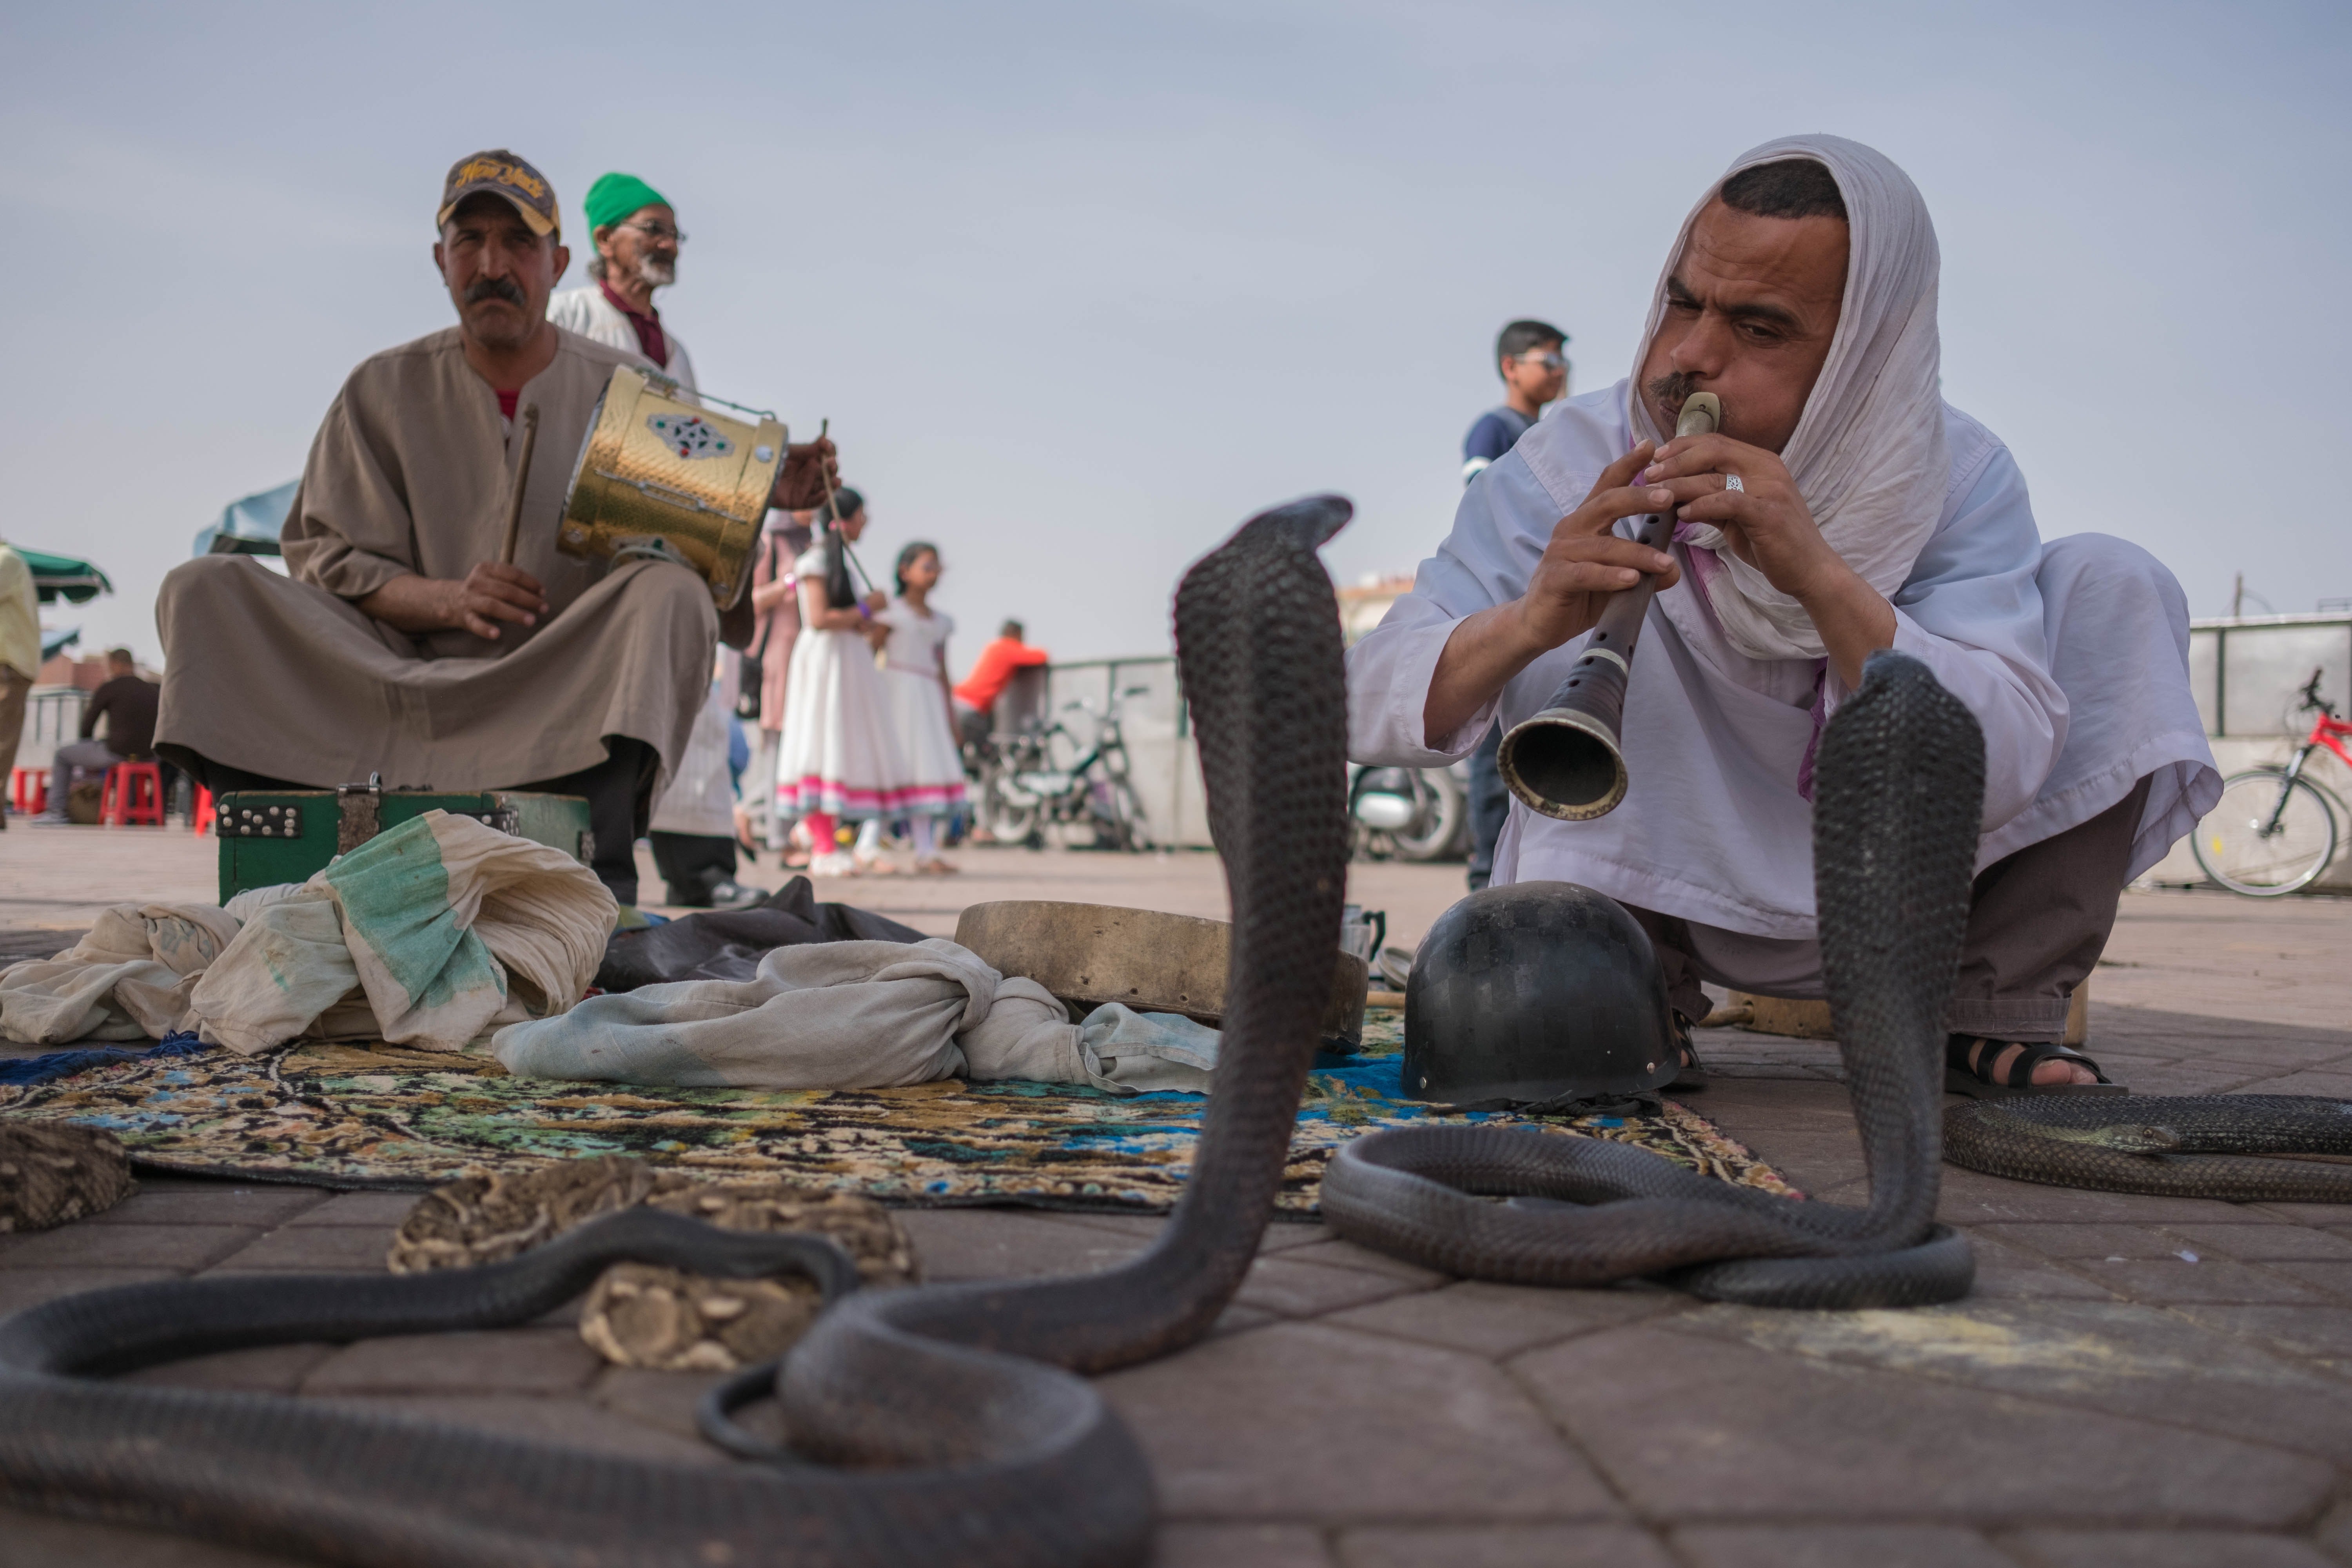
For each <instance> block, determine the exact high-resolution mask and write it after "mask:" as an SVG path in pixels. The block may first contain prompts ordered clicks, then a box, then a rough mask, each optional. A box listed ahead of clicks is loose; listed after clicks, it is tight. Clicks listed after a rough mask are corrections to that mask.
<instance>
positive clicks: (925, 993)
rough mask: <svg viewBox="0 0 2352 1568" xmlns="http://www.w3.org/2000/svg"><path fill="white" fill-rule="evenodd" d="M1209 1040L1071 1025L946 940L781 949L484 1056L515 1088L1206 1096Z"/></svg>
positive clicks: (523, 1031)
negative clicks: (966, 1082)
mask: <svg viewBox="0 0 2352 1568" xmlns="http://www.w3.org/2000/svg"><path fill="white" fill-rule="evenodd" d="M1217 1039H1218V1036H1217V1032H1216V1031H1215V1030H1213V1029H1209V1028H1204V1027H1202V1026H1200V1025H1198V1024H1194V1023H1192V1022H1191V1021H1190V1020H1188V1019H1184V1018H1176V1017H1171V1016H1164V1015H1159V1014H1139V1013H1135V1012H1131V1011H1129V1009H1127V1008H1125V1007H1102V1008H1097V1009H1096V1011H1095V1012H1094V1013H1093V1014H1092V1015H1091V1016H1089V1017H1088V1019H1087V1023H1086V1024H1085V1026H1079V1025H1076V1024H1073V1023H1071V1022H1070V1018H1069V1014H1068V1013H1067V1012H1066V1010H1065V1009H1064V1008H1063V1006H1062V1005H1061V1004H1060V1003H1059V1002H1056V1001H1055V999H1054V997H1053V994H1052V993H1050V992H1048V991H1047V990H1046V989H1045V987H1044V986H1043V985H1040V984H1037V983H1036V982H1035V981H1034V980H1024V979H1021V978H1019V977H1017V976H1014V977H1008V976H1005V975H1003V974H999V973H997V972H996V971H995V970H993V969H991V968H990V967H989V966H988V965H987V964H986V963H982V962H981V960H980V958H979V956H978V955H976V954H975V953H973V952H971V950H970V949H968V948H962V947H959V946H957V945H956V944H955V943H954V942H950V941H948V940H947V939H946V938H944V937H931V938H929V939H927V940H925V941H923V942H914V943H911V944H909V943H905V942H822V943H816V944H812V945H808V946H798V947H780V948H777V949H776V950H775V951H773V952H770V953H769V954H768V955H767V956H766V957H765V958H763V959H761V961H760V967H759V971H758V973H755V974H754V975H753V976H752V978H751V979H750V980H684V981H678V982H677V983H675V984H667V985H646V986H641V987H639V988H638V989H636V990H635V991H630V992H626V993H622V994H614V995H606V996H592V997H590V998H588V999H587V1000H586V1001H584V1002H582V1003H580V1004H579V1005H576V1006H574V1007H573V1008H572V1010H571V1011H570V1012H568V1013H564V1014H562V1015H561V1016H557V1017H552V1018H543V1019H538V1020H535V1021H532V1022H530V1023H523V1024H514V1025H509V1026H507V1027H506V1028H503V1029H500V1030H499V1032H498V1033H497V1034H496V1035H495V1036H493V1037H491V1040H490V1049H491V1051H492V1052H493V1054H495V1055H496V1056H497V1057H498V1058H499V1061H500V1062H501V1063H503V1064H505V1066H506V1068H507V1069H508V1070H509V1071H510V1072H513V1073H517V1074H520V1075H521V1076H523V1077H526V1078H551V1079H591V1080H596V1081H601V1082H608V1083H639V1084H667V1085H674V1086H677V1087H679V1088H688V1089H716V1088H740V1089H889V1088H895V1087H898V1086H900V1085H904V1084H911V1083H930V1082H933V1081H935V1080H937V1079H948V1078H961V1079H976V1080H980V1081H992V1080H995V1079H1033V1080H1035V1081H1038V1082H1044V1083H1080V1084H1090V1085H1092V1086H1094V1087H1095V1088H1097V1089H1109V1090H1111V1091H1112V1092H1114V1093H1130V1094H1131V1093H1140V1092H1145V1091H1149V1090H1158V1089H1185V1090H1191V1091H1192V1092H1196V1093H1205V1092H1207V1090H1208V1089H1209V1084H1210V1079H1211V1075H1212V1074H1213V1071H1214V1069H1215V1067H1216V1047H1217Z"/></svg>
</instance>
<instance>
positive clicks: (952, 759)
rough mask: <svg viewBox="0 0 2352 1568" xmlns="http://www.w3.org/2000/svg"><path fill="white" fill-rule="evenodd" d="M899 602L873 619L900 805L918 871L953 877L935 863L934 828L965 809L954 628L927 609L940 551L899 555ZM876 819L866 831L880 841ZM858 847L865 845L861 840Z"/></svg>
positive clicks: (917, 545)
mask: <svg viewBox="0 0 2352 1568" xmlns="http://www.w3.org/2000/svg"><path fill="white" fill-rule="evenodd" d="M897 576H898V599H897V600H896V601H895V602H894V603H892V605H890V607H889V608H888V609H887V611H885V612H884V613H883V614H882V615H881V616H879V617H878V618H879V619H880V620H881V621H882V622H883V623H884V624H885V625H886V626H888V627H889V629H890V637H889V641H887V643H885V644H884V645H883V648H882V686H883V689H884V690H885V691H886V692H887V694H888V697H889V710H890V727H891V731H892V732H893V734H894V735H895V737H896V739H897V741H898V758H899V761H900V762H901V763H904V764H905V770H906V771H905V772H904V773H903V774H902V775H901V777H900V784H901V785H902V793H901V795H900V797H899V798H900V801H901V804H902V805H903V808H904V809H905V811H906V813H907V816H908V826H909V828H910V830H911V832H912V833H913V835H914V840H915V869H916V870H917V871H919V872H925V873H929V874H930V875H933V876H938V875H941V874H944V873H947V872H951V871H953V870H955V869H956V868H955V867H954V866H952V865H950V864H949V863H948V862H947V861H945V860H943V859H941V858H940V851H939V824H940V819H941V818H942V817H944V816H947V815H948V814H949V813H950V812H951V811H953V810H955V808H956V807H958V806H960V805H962V804H963V795H964V790H963V753H962V752H961V749H960V748H959V747H958V745H957V742H956V718H955V707H954V702H953V700H952V699H950V696H949V694H948V638H950V637H953V636H954V635H955V622H954V621H952V620H950V619H949V618H948V616H946V614H944V613H943V612H941V611H939V610H935V609H933V608H931V602H930V596H931V590H932V589H934V588H936V587H938V586H939V582H940V552H939V547H938V546H937V545H934V544H927V543H924V542H921V541H919V540H918V541H917V542H914V543H911V544H909V545H908V546H907V547H906V548H905V549H904V550H901V551H899V552H898V571H897ZM880 827H881V824H880V820H879V819H878V818H876V819H872V820H869V821H868V822H867V823H866V832H867V833H871V834H876V835H877V836H878V834H879V832H880ZM860 847H861V848H863V847H866V844H865V842H864V840H863V838H862V837H861V842H860Z"/></svg>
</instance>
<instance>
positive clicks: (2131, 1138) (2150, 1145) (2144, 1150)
mask: <svg viewBox="0 0 2352 1568" xmlns="http://www.w3.org/2000/svg"><path fill="white" fill-rule="evenodd" d="M2045 1135H2046V1130H2045ZM2072 1136H2073V1137H2074V1138H2075V1139H2078V1140H2080V1141H2081V1142H2084V1143H2091V1144H2095V1145H2096V1146H2097V1147H2099V1148H2102V1149H2110V1150H2113V1151H2114V1152H2116V1153H2118V1154H2170V1153H2175V1152H2179V1149H2180V1147H2181V1146H2182V1145H2183V1144H2184V1143H2186V1142H2188V1140H2186V1139H2184V1138H2183V1137H2181V1135H2180V1134H2179V1132H2176V1131H2173V1130H2172V1129H2171V1128H2169V1127H2156V1126H2151V1125H2149V1124H2148V1123H2147V1122H2144V1121H2116V1122H2110V1123H2109V1124H2108V1125H2106V1126H2105V1127H2084V1128H2080V1129H2077V1130H2076V1131H2074V1133H2073V1134H2072Z"/></svg>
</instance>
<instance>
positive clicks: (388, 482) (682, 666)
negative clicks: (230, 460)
mask: <svg viewBox="0 0 2352 1568" xmlns="http://www.w3.org/2000/svg"><path fill="white" fill-rule="evenodd" d="M634 361H635V356H634V355H626V354H622V353H615V352H614V351H613V350H610V349H607V348H604V347H602V346H600V345H598V344H595V343H592V342H588V341H587V340H586V339H584V338H581V337H578V336H575V335H573V334H572V333H569V332H564V333H562V335H561V339H560V346H559V348H558V350H557V353H556V355H555V359H554V361H553V363H551V364H550V365H549V366H548V367H547V369H545V370H544V371H541V373H540V374H539V375H538V376H537V377H535V378H534V379H533V380H532V381H531V382H530V384H528V385H526V386H525V387H524V388H523V389H522V394H521V397H520V402H519V404H518V406H519V407H528V406H530V405H532V404H537V405H539V414H540V421H539V439H538V442H537V445H536V447H534V449H533V451H532V455H531V464H530V475H529V476H528V479H527V482H526V485H525V488H524V492H523V510H522V529H521V536H520V543H519V545H518V547H517V550H516V553H515V563H516V564H517V565H519V566H520V567H521V568H522V569H523V570H525V571H526V572H529V573H530V574H532V575H533V576H535V577H537V578H538V579H539V580H540V582H541V584H544V586H545V588H546V590H547V597H548V604H549V606H550V610H551V614H550V615H549V616H546V617H545V618H543V619H542V620H541V622H540V623H539V625H538V626H534V627H525V626H519V625H510V624H502V625H501V633H502V635H501V636H500V637H499V640H498V641H495V642H492V641H489V640H487V639H484V638H481V637H475V636H474V635H473V634H472V633H470V632H466V631H437V632H430V633H425V634H421V635H418V636H413V637H412V636H410V635H408V634H405V633H403V632H399V631H396V630H394V628H393V627H391V626H386V625H384V624H383V622H381V621H377V620H373V619H372V618H371V617H369V616H365V615H363V614H362V613H361V612H360V611H359V610H358V609H357V608H356V607H354V605H352V601H353V600H356V599H360V598H363V597H365V596H366V595H369V594H372V593H373V592H374V591H375V590H376V589H378V588H381V587H383V585H384V584H386V583H389V582H391V581H392V580H393V579H394V578H395V577H399V576H403V575H405V574H411V573H415V574H421V575H423V576H426V577H438V578H462V577H464V576H465V575H466V574H467V572H469V571H471V570H472V569H473V567H474V566H475V565H476V564H477V563H479V562H483V561H490V560H495V559H497V557H498V552H499V545H500V544H501V542H503V539H504V532H505V526H506V500H507V494H508V490H509V485H510V483H511V475H512V468H513V463H514V460H515V457H516V454H517V451H518V449H519V448H520V436H521V428H520V420H518V421H516V422H515V426H514V428H513V429H511V430H509V427H508V425H507V422H506V421H505V420H504V419H503V418H501V417H500V416H499V403H498V395H497V394H496V393H495V392H493V391H492V390H491V388H490V385H489V384H488V382H486V381H484V380H483V379H482V378H481V377H480V376H479V375H478V374H476V373H475V372H474V370H473V369H472V367H471V366H469V365H467V363H466V359H465V353H464V350H463V347H462V346H461V344H460V342H459V338H458V333H457V329H456V328H454V327H452V328H449V329H448V330H446V331H439V332H436V333H434V334H432V335H431V336H430V337H425V338H419V339H418V340H417V341H416V342H413V343H406V344H404V345H402V346H401V347H399V348H396V349H389V350H386V351H385V352H384V353H380V354H377V355H376V356H374V357H373V359H370V360H368V361H366V362H365V363H362V365H361V366H360V367H359V368H358V369H357V370H355V371H353V372H352V374H351V378H350V379H349V380H348V381H346V382H345V383H344V384H343V389H342V391H341V394H340V395H337V397H336V399H335V401H334V404H333V405H332V406H331V407H330V408H329V409H328V410H327V417H326V419H325V421H324V423H322V424H321V425H320V427H319V434H318V437H317V439H316V440H314V441H313V442H312V443H311V446H310V461H309V462H308V463H307V464H306V465H305V466H304V468H303V470H302V483H301V488H300V489H299V490H297V491H296V493H295V496H294V501H293V505H292V508H291V510H289V512H288V514H287V518H286V527H285V531H284V533H283V534H282V536H281V537H282V538H283V540H284V544H285V551H286V564H287V568H288V570H289V573H290V574H291V575H290V577H280V576H278V575H277V574H274V573H271V572H268V571H267V570H265V569H264V568H262V567H261V566H259V565H257V563H254V562H252V561H250V560H247V559H245V558H244V557H241V556H234V555H212V556H204V557H200V558H198V559H197V560H194V561H190V562H186V563H183V564H182V565H180V566H179V567H177V568H175V569H174V570H173V572H172V573H171V574H170V575H169V576H167V577H165V578H164V580H163V592H162V594H161V595H159V596H158V597H157V600H156V605H155V621H156V626H157V628H158V630H159V631H161V633H162V634H163V648H164V661H165V662H164V672H163V709H162V712H161V714H160V715H159V718H158V721H157V725H156V744H157V746H158V747H159V749H165V751H166V754H167V755H169V754H172V751H173V750H177V751H181V752H195V753H198V754H200V755H202V756H205V757H207V758H209V759H211V760H213V761H215V762H218V763H227V764H228V765H230V766H232V767H237V768H243V769H245V770H247V772H250V773H259V774H262V775H264V776H266V777H269V778H278V779H286V780H289V781H291V782H294V783H298V784H310V785H312V786H316V787H321V788H323V787H328V786H331V785H334V784H350V783H358V782H362V781H364V780H365V779H366V778H367V777H368V776H369V775H370V774H371V773H381V774H382V775H383V782H384V784H387V785H398V786H419V787H424V786H430V787H432V788H435V789H450V790H470V789H501V788H510V787H513V786H515V785H518V784H529V783H532V782H535V781H539V780H544V779H551V778H557V777H560V776H562V775H563V774H566V773H577V772H579V771H581V770H583V769H585V768H590V767H593V766H595V765H596V764H597V763H601V762H603V761H604V756H605V747H604V737H605V736H608V735H626V736H630V737H633V738H635V739H636V740H639V741H642V742H646V744H648V745H650V746H652V747H653V748H654V750H655V751H656V752H658V753H659V755H660V758H661V772H660V779H659V780H658V781H656V791H658V788H659V786H660V784H661V783H666V782H667V779H668V777H669V774H670V773H671V772H672V771H673V770H674V769H675V768H676V767H677V763H678V759H679V758H680V756H681V755H683V753H684V752H685V750H686V743H687V737H688V733H689V732H690V731H691V730H692V728H693V725H694V715H695V711H696V710H697V709H698V708H699V707H700V706H701V703H702V697H703V692H704V689H705V688H706V687H707V686H708V685H709V679H710V660H711V655H712V652H713V650H714V648H715V647H716V646H717V643H718V636H719V617H718V613H717V611H716V610H715V609H714V608H713V606H712V605H711V602H710V594H709V589H708V588H706V587H705V586H704V585H703V583H702V580H701V579H700V578H699V577H698V576H696V575H695V574H693V573H691V572H688V571H687V570H686V569H684V568H683V567H679V566H674V565H670V564H667V563H661V562H632V563H626V564H625V565H623V566H621V567H620V568H618V569H617V570H614V571H612V572H610V573H607V572H605V571H604V568H603V566H602V565H601V564H600V563H589V562H585V561H580V560H576V559H574V558H573V557H572V556H569V555H562V554H558V553H557V552H556V549H555V538H556V526H557V521H558V519H559V518H560V516H561V514H562V509H563V498H564V492H565V490H566V489H567V488H568V487H569V485H570V483H571V479H572V465H573V463H574V462H575V461H576V460H577V458H578V457H579V454H580V449H581V446H582V443H583V438H584V437H585V436H586V434H587V430H588V422H589V419H590V416H591V415H592V414H593V411H594V409H595V405H596V399H597V396H598V395H599V394H601V393H602V392H603V391H604V385H605V384H606V382H607V381H608V380H609V379H610V378H611V375H612V371H613V367H614V365H616V364H622V363H633V362H634Z"/></svg>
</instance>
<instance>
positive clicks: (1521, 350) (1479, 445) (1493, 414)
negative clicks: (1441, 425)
mask: <svg viewBox="0 0 2352 1568" xmlns="http://www.w3.org/2000/svg"><path fill="white" fill-rule="evenodd" d="M1567 347H1568V334H1567V333H1566V332H1563V331H1560V330H1559V328H1558V327H1555V326H1553V325H1551V324H1550V323H1549V321H1513V322H1512V323H1511V324H1510V325H1509V326H1507V327H1505V328H1504V329H1503V331H1502V335H1501V336H1499V337H1497V338H1496V340H1495V369H1496V374H1499V375H1501V376H1502V378H1503V388H1504V391H1505V394H1506V395H1505V397H1504V399H1503V402H1502V405H1501V406H1500V407H1497V408H1489V409H1488V410H1486V413H1484V414H1481V415H1480V416H1478V422H1477V423H1476V424H1475V425H1473V426H1470V434H1468V435H1467V436H1465V437H1463V438H1462V482H1463V483H1464V484H1465V485H1466V484H1468V483H1469V482H1470V481H1471V480H1472V479H1476V478H1477V477H1478V470H1479V469H1481V468H1485V467H1486V465H1487V464H1489V463H1491V462H1493V461H1495V460H1496V458H1500V457H1502V456H1503V454H1505V453H1506V452H1508V451H1509V450H1510V449H1511V448H1512V447H1514V446H1517V444H1518V439H1519V437H1522V436H1524V435H1526V434H1527V433H1528V426H1531V425H1533V424H1534V423H1535V422H1536V416H1538V415H1539V414H1541V413H1542V412H1543V405H1545V404H1547V403H1549V402H1552V401H1553V400H1555V399H1557V398H1561V397H1565V396H1567V395H1568V358H1567V355H1566V353H1564V351H1565V350H1566V349H1567Z"/></svg>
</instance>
